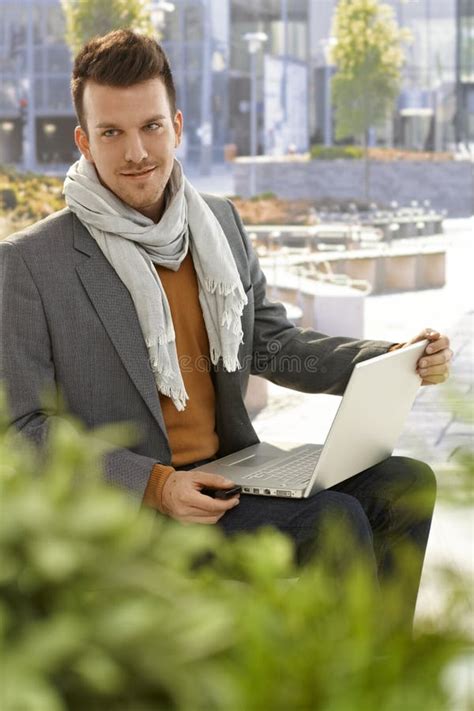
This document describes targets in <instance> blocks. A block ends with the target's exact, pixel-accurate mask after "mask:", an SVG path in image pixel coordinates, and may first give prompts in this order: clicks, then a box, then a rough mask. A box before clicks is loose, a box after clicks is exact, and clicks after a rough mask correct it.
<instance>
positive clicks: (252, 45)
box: [243, 32, 268, 195]
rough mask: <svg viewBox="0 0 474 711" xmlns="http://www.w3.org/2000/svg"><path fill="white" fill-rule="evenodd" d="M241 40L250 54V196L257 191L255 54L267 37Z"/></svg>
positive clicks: (252, 35)
mask: <svg viewBox="0 0 474 711" xmlns="http://www.w3.org/2000/svg"><path fill="white" fill-rule="evenodd" d="M243 39H244V40H245V41H246V42H247V49H248V51H249V54H250V74H251V91H250V155H251V157H252V162H251V166H250V193H251V195H255V193H256V191H257V187H256V182H257V181H256V166H255V158H256V156H257V52H259V51H260V50H261V49H262V47H263V45H264V44H265V42H266V41H267V40H268V35H266V34H265V32H247V33H246V34H245V35H243Z"/></svg>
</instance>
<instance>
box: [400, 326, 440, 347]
mask: <svg viewBox="0 0 474 711" xmlns="http://www.w3.org/2000/svg"><path fill="white" fill-rule="evenodd" d="M439 336H440V333H439V331H435V330H434V329H432V328H424V329H423V331H420V333H419V334H418V335H417V336H415V338H412V339H411V340H410V341H408V343H407V346H408V345H410V344H412V343H419V342H420V341H424V340H426V339H428V340H429V341H436V339H437V338H439Z"/></svg>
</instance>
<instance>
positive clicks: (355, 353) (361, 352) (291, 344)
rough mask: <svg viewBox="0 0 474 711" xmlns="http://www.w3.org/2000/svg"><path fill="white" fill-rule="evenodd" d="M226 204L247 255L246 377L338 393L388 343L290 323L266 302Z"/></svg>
mask: <svg viewBox="0 0 474 711" xmlns="http://www.w3.org/2000/svg"><path fill="white" fill-rule="evenodd" d="M229 202H230V201H229ZM230 205H231V207H232V211H233V214H234V219H235V221H236V223H237V226H238V228H239V231H240V234H241V237H242V240H243V243H244V246H245V249H246V252H247V257H248V260H249V269H250V278H251V282H252V286H253V294H254V331H253V351H252V367H251V372H252V374H253V375H260V376H262V377H264V378H266V379H267V380H270V381H271V382H273V383H276V384H277V385H282V386H284V387H287V388H291V389H293V390H299V391H302V392H308V393H330V394H333V395H342V394H343V392H344V390H345V388H346V385H347V383H348V381H349V378H350V375H351V373H352V370H353V368H354V366H355V365H356V364H357V363H360V362H361V361H364V360H367V359H369V358H374V357H375V356H378V355H382V354H383V353H386V352H387V351H388V349H389V348H390V346H391V345H392V344H393V342H389V341H373V340H356V339H353V338H348V337H344V336H337V337H335V336H327V335H325V334H323V333H319V332H317V331H314V330H313V329H311V328H304V329H303V328H298V327H296V326H295V325H294V324H293V323H291V321H289V320H288V318H287V316H286V310H285V307H284V306H283V305H282V304H280V303H278V302H273V301H270V300H269V299H268V298H267V295H266V279H265V276H264V274H263V272H262V270H261V268H260V264H259V261H258V257H257V255H256V253H255V250H254V249H253V247H252V243H251V241H250V239H249V237H248V235H247V232H246V230H245V227H244V225H243V223H242V219H241V217H240V215H239V213H238V212H237V210H236V208H235V207H234V205H233V204H232V203H231V202H230Z"/></svg>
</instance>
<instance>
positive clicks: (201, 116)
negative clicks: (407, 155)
mask: <svg viewBox="0 0 474 711" xmlns="http://www.w3.org/2000/svg"><path fill="white" fill-rule="evenodd" d="M88 3H89V4H92V6H94V5H97V4H98V3H97V2H95V3H94V2H92V3H90V0H82V5H83V6H87V4H88ZM67 4H68V3H64V6H66V5H67ZM76 4H77V3H76ZM113 4H114V3H112V4H111V5H113ZM135 4H136V3H135ZM139 4H141V6H142V10H141V11H143V12H145V13H147V14H148V16H149V18H150V21H151V23H152V25H153V27H154V29H155V31H156V34H157V36H159V37H160V38H161V39H162V43H163V45H164V47H165V49H166V51H167V53H168V56H169V58H170V61H171V64H172V68H173V71H174V75H175V79H176V83H177V89H178V104H179V106H180V108H181V109H182V111H183V113H184V117H185V137H186V140H185V142H184V146H183V149H182V153H181V158H182V159H183V161H184V163H185V165H186V167H191V168H193V167H196V168H199V170H200V172H202V173H209V172H212V170H213V169H216V168H217V169H218V168H219V166H222V165H223V163H224V161H225V159H226V158H229V157H232V156H233V155H238V156H242V155H250V154H251V153H252V140H255V139H254V138H253V136H252V116H251V114H252V105H251V104H252V100H253V101H254V102H255V104H256V106H255V110H256V152H257V153H258V154H264V153H266V154H278V153H286V152H287V151H288V149H290V150H293V151H297V152H304V151H307V150H309V148H310V146H311V145H313V144H324V145H326V146H331V145H333V144H334V143H335V138H334V116H333V111H332V108H331V92H330V80H331V77H332V75H333V74H334V72H335V71H336V69H335V67H334V66H333V64H332V63H331V58H330V53H329V51H328V49H329V48H330V47H331V44H332V43H333V42H334V39H335V38H334V37H333V35H332V34H331V33H332V28H333V25H332V22H333V13H334V10H335V8H336V6H337V4H338V3H337V0H174V2H164V1H163V0H150V1H149V2H143V3H139ZM386 4H387V5H389V6H390V7H392V9H393V11H394V16H395V19H396V21H397V23H398V24H399V25H400V26H403V27H406V28H409V29H410V30H411V32H412V35H413V42H412V43H411V45H410V46H409V47H408V48H407V50H406V56H405V62H404V66H403V70H402V81H401V85H400V91H399V93H398V96H397V98H396V100H395V101H394V104H393V110H392V111H391V112H390V114H389V115H388V116H387V120H386V121H385V122H384V125H382V126H379V127H377V128H373V129H372V130H371V131H370V136H369V144H370V145H371V146H382V147H396V148H403V149H411V150H418V151H453V152H455V153H459V154H461V155H463V154H465V153H466V152H467V151H468V150H469V147H471V149H472V145H473V142H474V3H473V2H472V0H416V1H415V0H388V1H387V3H386ZM69 5H74V2H72V3H69ZM109 5H110V4H109ZM65 33H66V19H65V12H64V7H63V5H62V4H61V1H60V0H0V162H4V163H5V162H6V163H12V164H14V165H17V166H19V167H24V168H25V169H28V170H40V171H48V172H51V171H55V172H58V173H61V172H62V171H63V169H64V166H66V165H69V164H70V163H71V161H72V160H74V158H75V157H76V150H75V146H74V143H73V140H72V135H73V128H74V126H75V123H76V119H75V116H74V112H73V108H72V103H71V98H70V90H69V81H70V72H71V52H70V49H69V47H68V44H67V42H66V36H65ZM249 33H254V34H255V33H261V36H262V38H265V39H263V41H261V42H260V44H259V46H258V47H257V49H256V51H255V53H253V51H252V50H253V47H252V46H251V42H250V41H249V39H248V35H249ZM253 82H255V87H254V95H252V83H253ZM343 142H344V143H345V144H351V143H354V139H353V138H351V137H347V138H346V139H345V140H344V141H343ZM339 143H341V142H339Z"/></svg>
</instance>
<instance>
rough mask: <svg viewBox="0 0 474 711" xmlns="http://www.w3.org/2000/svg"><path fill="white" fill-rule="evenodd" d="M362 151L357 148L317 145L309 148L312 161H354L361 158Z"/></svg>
mask: <svg viewBox="0 0 474 711" xmlns="http://www.w3.org/2000/svg"><path fill="white" fill-rule="evenodd" d="M363 156H364V151H363V149H362V148H360V147H359V146H322V145H319V144H316V145H313V146H311V159H312V160H336V159H337V158H345V159H346V160H356V159H360V158H363Z"/></svg>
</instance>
